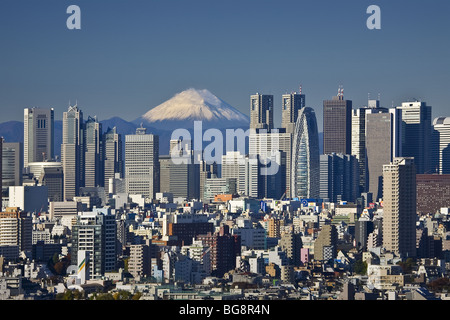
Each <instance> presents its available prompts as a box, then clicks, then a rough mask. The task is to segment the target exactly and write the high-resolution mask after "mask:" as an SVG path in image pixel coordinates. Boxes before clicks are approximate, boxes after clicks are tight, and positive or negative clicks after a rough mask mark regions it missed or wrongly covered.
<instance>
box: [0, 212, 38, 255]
mask: <svg viewBox="0 0 450 320" xmlns="http://www.w3.org/2000/svg"><path fill="white" fill-rule="evenodd" d="M32 224H33V221H32V218H31V216H30V215H29V214H27V213H25V212H22V211H20V210H19V208H13V207H9V208H6V210H5V211H4V212H0V247H3V246H18V249H19V250H20V251H31V250H32V244H33V241H32V232H33V231H32V228H33V227H32ZM17 258H18V257H17Z"/></svg>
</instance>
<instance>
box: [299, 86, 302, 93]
mask: <svg viewBox="0 0 450 320" xmlns="http://www.w3.org/2000/svg"><path fill="white" fill-rule="evenodd" d="M298 91H299V93H300V94H302V85H300V88H298Z"/></svg>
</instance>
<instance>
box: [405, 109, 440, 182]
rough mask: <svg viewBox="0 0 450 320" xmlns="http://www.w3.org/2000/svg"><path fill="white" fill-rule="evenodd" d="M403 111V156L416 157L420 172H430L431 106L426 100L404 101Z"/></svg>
mask: <svg viewBox="0 0 450 320" xmlns="http://www.w3.org/2000/svg"><path fill="white" fill-rule="evenodd" d="M397 109H398V110H400V112H401V117H402V128H401V144H402V150H401V151H402V153H401V156H402V157H414V163H415V165H416V168H417V173H418V174H423V173H430V172H431V171H432V168H431V148H430V144H431V121H432V119H431V106H427V104H426V103H425V102H420V101H414V102H403V103H402V105H401V106H399V107H397Z"/></svg>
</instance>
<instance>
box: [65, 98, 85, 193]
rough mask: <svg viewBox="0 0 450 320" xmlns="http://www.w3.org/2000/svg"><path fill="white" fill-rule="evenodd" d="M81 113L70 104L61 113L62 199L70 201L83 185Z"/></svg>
mask: <svg viewBox="0 0 450 320" xmlns="http://www.w3.org/2000/svg"><path fill="white" fill-rule="evenodd" d="M82 123H83V113H82V112H81V110H80V109H78V107H77V106H76V105H75V106H70V107H69V109H68V110H67V112H64V113H63V140H62V144H61V163H62V166H63V173H64V187H63V193H64V195H63V199H64V200H65V201H72V199H73V197H75V196H77V195H78V193H79V190H80V187H82V186H84V181H83V180H84V179H83V177H84V172H83V163H84V156H83V154H84V153H83V150H82V140H83V138H82Z"/></svg>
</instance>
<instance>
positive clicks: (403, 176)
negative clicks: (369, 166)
mask: <svg viewBox="0 0 450 320" xmlns="http://www.w3.org/2000/svg"><path fill="white" fill-rule="evenodd" d="M383 180H384V183H383V247H384V248H386V250H387V251H391V252H394V253H396V254H398V255H400V256H402V257H415V256H416V218H417V213H416V167H415V164H414V159H413V158H405V157H403V158H395V159H394V160H393V161H392V162H391V163H390V164H386V165H384V166H383Z"/></svg>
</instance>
